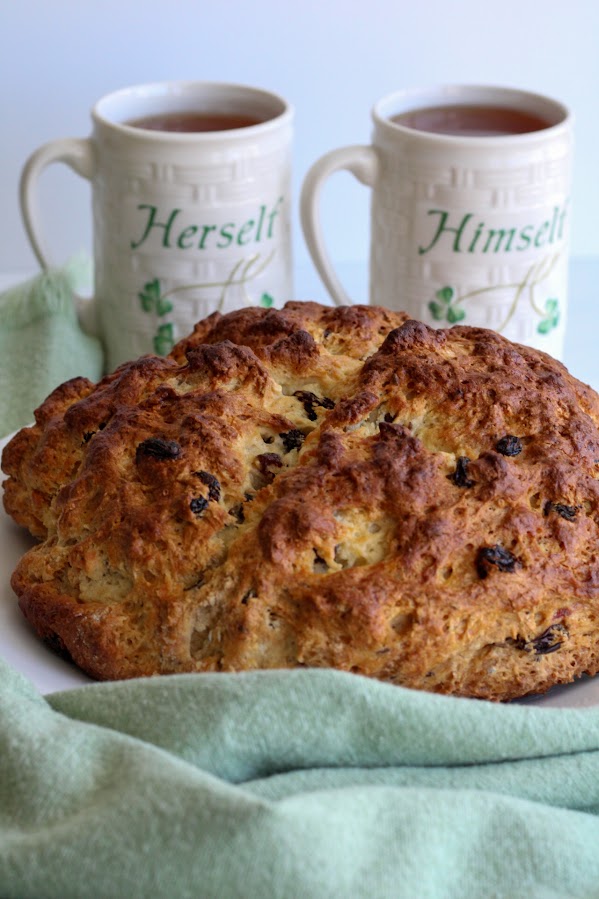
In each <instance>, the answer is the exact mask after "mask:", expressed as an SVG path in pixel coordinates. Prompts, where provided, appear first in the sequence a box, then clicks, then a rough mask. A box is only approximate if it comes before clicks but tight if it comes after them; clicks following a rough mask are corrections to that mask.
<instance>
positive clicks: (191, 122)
mask: <svg viewBox="0 0 599 899" xmlns="http://www.w3.org/2000/svg"><path fill="white" fill-rule="evenodd" d="M263 121H264V119H260V118H257V117H256V116H251V115H244V114H242V113H219V112H164V113H159V114H158V115H149V116H143V117H142V118H139V119H130V120H129V121H128V122H125V124H126V125H129V126H131V127H132V128H144V129H146V130H147V131H177V132H179V133H185V132H187V133H189V134H199V133H200V132H203V131H233V130H234V129H236V128H249V127H251V126H252V125H259V124H260V122H263Z"/></svg>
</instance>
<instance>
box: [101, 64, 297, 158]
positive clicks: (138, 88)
mask: <svg viewBox="0 0 599 899" xmlns="http://www.w3.org/2000/svg"><path fill="white" fill-rule="evenodd" d="M201 91H205V92H212V94H213V95H214V96H216V97H218V95H221V97H234V96H239V97H240V98H244V97H245V99H246V100H251V99H252V98H253V99H254V101H259V100H261V101H262V102H263V103H271V104H272V105H273V106H278V111H275V112H274V114H273V115H271V116H270V117H269V118H266V119H264V121H260V122H256V124H254V125H246V126H244V127H242V128H227V129H222V130H218V131H160V130H157V129H153V128H140V127H139V126H138V125H131V124H128V122H127V121H126V119H129V120H130V119H131V118H135V117H136V116H135V113H133V115H128V116H126V117H124V118H125V120H119V118H118V117H116V116H114V114H113V115H112V116H111V115H109V114H108V110H107V109H106V107H107V106H109V105H110V104H116V103H119V102H120V103H124V102H125V101H127V100H129V101H130V102H132V101H134V100H137V101H138V102H141V101H143V100H146V101H151V100H155V101H158V100H159V99H160V98H163V99H168V100H170V101H171V102H172V100H173V98H175V99H176V98H179V99H180V100H181V99H182V98H185V97H187V98H189V97H190V96H193V95H194V94H196V93H198V92H201ZM164 106H167V104H166V103H165V104H164ZM167 111H169V112H177V109H176V108H175V106H173V107H172V108H170V109H168V110H167V109H163V110H162V112H167ZM180 111H182V112H183V111H187V110H185V109H181V110H180ZM160 112H161V110H159V109H156V110H155V112H146V114H147V115H159V114H160ZM294 112H295V111H294V108H293V106H292V105H291V103H290V102H289V101H288V100H286V99H285V98H284V97H283V96H282V95H281V94H277V93H276V92H274V91H271V90H267V89H266V88H262V87H255V86H253V85H250V84H242V83H236V82H229V81H196V80H193V79H190V80H166V81H150V82H144V83H140V84H134V85H130V86H127V87H121V88H118V89H117V90H115V91H111V92H110V93H108V94H105V95H104V96H103V97H101V98H100V99H99V100H97V101H96V103H95V104H94V105H93V107H92V109H91V116H92V120H93V121H94V123H95V124H97V125H102V126H104V127H107V128H110V129H114V130H116V131H118V132H120V133H121V134H123V135H127V136H128V137H130V138H132V139H138V140H148V139H149V138H150V139H152V140H156V141H164V142H166V143H168V142H171V143H172V142H186V143H187V142H193V141H202V142H206V143H213V142H217V141H223V140H236V139H242V138H244V137H254V136H257V135H262V134H264V133H266V132H268V131H270V130H273V129H275V128H279V127H281V125H284V124H286V123H290V122H291V121H292V119H293V116H294ZM143 115H144V112H143V111H141V112H140V114H139V116H137V117H139V118H141V117H143Z"/></svg>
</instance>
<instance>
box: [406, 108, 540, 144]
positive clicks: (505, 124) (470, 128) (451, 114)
mask: <svg viewBox="0 0 599 899" xmlns="http://www.w3.org/2000/svg"><path fill="white" fill-rule="evenodd" d="M391 121H392V122H396V123H397V124H398V125H403V126H404V127H406V128H414V129H415V130H416V131H428V132H431V133H433V134H447V135H453V136H455V137H499V136H501V135H510V134H529V133H530V132H532V131H541V130H543V129H544V128H549V127H550V125H551V124H552V123H551V122H548V121H546V120H545V119H543V118H541V117H540V116H539V115H537V114H536V113H532V112H527V111H526V110H523V109H514V108H510V107H507V106H476V105H470V104H468V105H466V104H460V105H450V106H429V107H424V108H422V109H411V110H409V111H408V112H402V113H399V114H398V115H394V116H391Z"/></svg>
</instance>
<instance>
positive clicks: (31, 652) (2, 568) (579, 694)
mask: <svg viewBox="0 0 599 899" xmlns="http://www.w3.org/2000/svg"><path fill="white" fill-rule="evenodd" d="M11 436H12V435H11ZM9 440H10V436H9V437H6V438H4V440H0V452H1V451H2V449H3V447H4V446H5V445H6V443H8V441H9ZM2 478H4V475H2ZM33 545H34V541H33V540H32V538H31V537H30V536H29V535H28V534H27V533H26V532H25V531H24V530H23V529H22V528H19V527H17V525H16V524H15V523H14V522H13V521H12V519H10V518H9V517H8V515H7V514H6V512H5V511H4V508H3V507H0V656H1V657H2V658H3V659H4V660H5V661H6V662H8V664H9V665H11V666H12V667H13V668H16V669H17V671H20V672H21V673H22V674H24V675H26V677H28V678H29V679H30V680H31V681H32V682H33V683H34V684H35V686H36V687H37V688H38V690H39V691H40V692H41V693H52V692H54V691H56V690H68V689H70V688H73V687H78V686H81V685H82V684H85V683H90V682H91V681H90V678H89V677H87V675H85V674H83V672H81V671H79V669H78V668H76V667H75V666H74V665H71V664H70V663H69V662H66V661H64V660H63V659H61V658H59V657H58V656H56V655H55V654H54V653H53V652H52V651H51V650H50V649H48V648H47V647H46V646H45V645H44V644H43V643H42V642H41V641H40V640H39V639H38V638H37V637H36V636H35V634H34V633H33V632H32V630H31V629H30V627H29V626H28V624H27V622H26V621H25V619H24V618H23V616H22V614H21V612H20V611H19V607H18V605H17V598H16V596H15V594H14V593H13V591H12V589H11V586H10V576H11V574H12V572H13V569H14V568H15V566H16V564H17V562H18V560H19V558H20V556H22V555H23V553H24V552H26V551H27V550H28V549H29V548H30V547H31V546H33ZM521 702H522V703H525V704H526V705H535V706H541V707H543V708H545V707H549V708H550V707H552V706H553V707H559V708H580V707H585V706H591V705H599V675H598V676H597V677H595V678H583V679H582V680H580V681H577V682H576V683H574V684H567V685H566V686H564V687H555V688H554V689H553V690H550V692H549V693H547V694H546V695H545V696H538V697H536V696H534V697H529V698H527V699H523V700H521Z"/></svg>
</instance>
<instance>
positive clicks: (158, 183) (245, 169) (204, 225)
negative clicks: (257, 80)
mask: <svg viewBox="0 0 599 899" xmlns="http://www.w3.org/2000/svg"><path fill="white" fill-rule="evenodd" d="M198 112H200V113H213V114H215V115H220V116H223V115H224V116H246V117H248V118H249V119H251V120H252V121H253V122H255V124H249V125H247V124H245V125H244V126H243V127H228V128H227V129H226V130H214V131H196V132H181V131H171V130H152V129H150V128H149V127H148V126H147V124H146V126H145V127H143V126H142V127H139V126H138V125H134V124H131V123H132V122H135V121H136V120H139V119H144V118H146V117H148V116H161V115H170V114H172V113H180V114H183V115H184V114H186V113H189V114H191V113H198ZM292 119H293V110H292V109H291V107H290V105H289V104H288V103H287V102H286V101H285V100H284V99H282V98H281V97H279V96H277V95H276V94H273V93H270V92H268V91H264V90H260V89H257V88H252V87H248V86H243V85H234V84H222V83H211V82H164V83H156V84H146V85H139V86H137V87H130V88H124V89H122V90H118V91H116V92H114V93H112V94H109V95H107V96H106V97H104V98H103V99H101V100H100V101H99V102H98V103H97V104H96V105H95V106H94V108H93V110H92V120H93V131H92V135H91V136H90V137H89V138H66V139H61V140H55V141H51V142H50V143H48V144H46V145H44V146H43V147H40V148H39V149H38V150H36V151H35V152H34V153H33V154H32V156H31V157H30V158H29V160H28V162H27V163H26V165H25V167H24V170H23V173H22V177H21V211H22V216H23V220H24V223H25V227H26V229H27V233H28V235H29V239H30V241H31V244H32V247H33V250H34V252H35V254H36V256H37V258H38V260H39V262H40V264H41V265H42V267H43V268H48V267H49V266H50V261H49V259H48V255H47V253H46V250H45V248H44V242H43V240H42V236H41V228H40V222H39V215H38V213H37V206H36V199H37V181H38V176H39V175H40V173H41V171H42V170H43V169H44V168H45V167H46V166H47V165H49V164H50V163H53V162H58V161H60V162H64V163H66V164H67V165H69V166H71V168H73V169H74V170H75V171H76V172H78V173H79V174H80V175H82V176H83V177H84V178H88V179H89V180H90V181H91V184H92V205H93V225H94V228H93V230H94V280H95V284H94V300H93V302H91V303H90V302H87V303H85V302H83V303H82V304H81V316H82V321H83V324H84V327H86V330H90V331H91V332H92V333H95V334H97V335H98V336H99V337H100V338H101V339H102V340H103V342H104V345H105V349H106V357H107V360H106V366H107V369H108V370H111V369H113V368H114V367H115V366H116V365H118V364H120V363H121V362H123V361H125V360H128V359H131V358H134V357H136V356H139V355H141V354H143V353H148V352H155V353H158V354H161V355H164V354H166V353H168V352H169V350H170V349H171V347H172V346H173V343H174V342H175V341H176V340H178V339H179V338H180V337H182V336H184V335H185V334H187V333H188V332H189V331H190V330H191V329H192V328H193V325H194V323H195V322H196V321H199V320H200V319H201V318H203V317H205V316H206V315H208V314H210V313H211V312H213V311H215V310H221V311H222V310H230V309H233V308H238V307H240V306H244V305H263V306H270V305H274V306H277V305H281V304H282V303H284V302H285V301H287V300H288V299H291V298H292V296H293V285H292V258H291V234H290V227H291V226H290V221H291V208H290V207H291V196H290V190H291V184H290V182H291V140H292ZM229 121H230V120H229Z"/></svg>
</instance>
